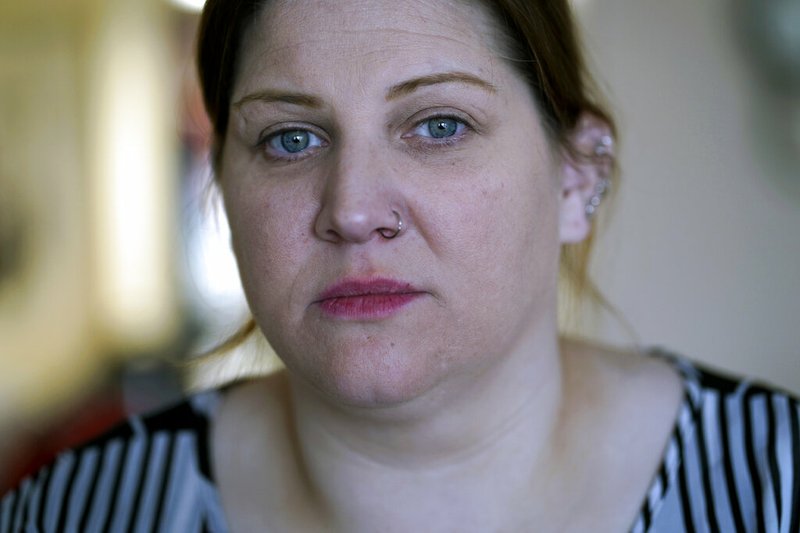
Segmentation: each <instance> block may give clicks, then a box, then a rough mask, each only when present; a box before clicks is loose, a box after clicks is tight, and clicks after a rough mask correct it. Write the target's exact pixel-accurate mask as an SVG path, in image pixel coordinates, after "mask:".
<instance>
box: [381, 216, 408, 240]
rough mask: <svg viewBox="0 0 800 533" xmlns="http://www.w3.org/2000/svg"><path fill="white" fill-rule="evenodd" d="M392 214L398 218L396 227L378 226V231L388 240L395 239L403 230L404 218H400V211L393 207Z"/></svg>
mask: <svg viewBox="0 0 800 533" xmlns="http://www.w3.org/2000/svg"><path fill="white" fill-rule="evenodd" d="M392 214H393V215H394V216H395V218H397V225H396V226H395V227H394V228H378V233H380V234H381V237H383V238H384V239H387V240H391V239H394V238H395V237H397V236H398V235H400V233H401V232H402V231H403V219H402V218H400V213H398V212H397V211H395V210H394V209H392Z"/></svg>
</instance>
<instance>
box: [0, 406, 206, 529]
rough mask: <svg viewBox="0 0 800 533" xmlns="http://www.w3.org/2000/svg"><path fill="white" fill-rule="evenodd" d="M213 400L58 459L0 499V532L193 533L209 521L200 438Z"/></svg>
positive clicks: (171, 411) (134, 420)
mask: <svg viewBox="0 0 800 533" xmlns="http://www.w3.org/2000/svg"><path fill="white" fill-rule="evenodd" d="M217 397H218V394H217V393H215V392H209V393H203V394H199V395H196V396H194V397H192V398H190V399H188V400H186V401H184V402H182V403H179V404H177V405H175V406H173V407H170V408H168V409H165V410H163V411H160V412H158V413H154V414H151V415H146V416H134V417H131V418H129V419H128V420H126V421H125V422H124V423H122V424H120V425H118V426H117V427H115V428H114V429H112V430H111V431H109V432H107V433H105V434H104V435H102V436H100V437H98V438H96V439H93V440H91V441H89V442H87V443H86V444H84V445H82V446H80V447H78V448H75V449H71V450H67V451H65V452H63V453H62V454H60V455H59V456H58V457H57V458H56V460H55V461H54V462H53V463H51V464H50V465H48V466H46V467H44V468H43V469H41V470H40V471H39V472H38V473H37V474H35V475H34V476H32V477H30V478H28V479H26V480H24V481H23V482H22V483H21V484H20V486H19V487H18V488H17V489H16V490H15V491H13V492H11V493H9V494H7V495H6V496H4V497H3V499H2V500H1V501H0V533H5V532H6V531H19V530H22V529H26V528H27V527H29V526H33V527H32V529H33V530H42V531H55V530H58V531H61V530H65V531H106V530H115V531H116V530H122V529H128V528H134V527H135V528H136V529H137V530H138V529H143V530H150V529H151V528H153V527H155V526H156V525H157V524H164V525H172V526H175V527H174V528H172V529H170V530H175V531H177V530H180V531H199V530H200V526H201V525H202V524H203V522H202V520H204V519H205V520H207V521H210V522H213V520H214V517H213V515H214V513H213V510H214V507H215V501H216V494H215V491H214V487H213V480H212V477H211V469H210V466H209V460H208V457H209V454H208V450H207V446H208V437H207V434H208V425H209V419H210V413H211V412H212V411H213V409H214V408H215V403H216V402H217ZM209 513H210V516H209ZM209 527H211V530H212V531H216V530H220V528H214V527H213V526H209Z"/></svg>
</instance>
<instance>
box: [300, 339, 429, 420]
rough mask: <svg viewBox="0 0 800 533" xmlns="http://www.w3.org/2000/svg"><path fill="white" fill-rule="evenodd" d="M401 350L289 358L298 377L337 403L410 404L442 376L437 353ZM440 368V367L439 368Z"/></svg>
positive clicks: (368, 405)
mask: <svg viewBox="0 0 800 533" xmlns="http://www.w3.org/2000/svg"><path fill="white" fill-rule="evenodd" d="M413 353H414V355H410V354H409V352H404V351H402V350H397V349H396V348H394V347H391V348H389V349H383V350H375V349H374V348H373V349H366V348H364V347H362V348H361V349H359V350H335V351H332V352H329V353H328V354H327V356H326V357H325V358H324V360H321V359H322V358H315V359H317V360H316V361H309V360H306V361H303V362H301V361H293V362H288V361H287V368H288V369H289V372H290V374H292V377H293V378H294V379H301V380H303V381H305V382H307V383H309V384H310V385H311V386H313V387H314V388H315V389H317V390H318V391H319V392H321V393H322V395H323V396H324V397H325V398H326V400H328V401H330V402H331V403H333V404H336V405H340V406H346V407H355V408H363V409H379V408H388V407H396V406H401V405H404V404H407V403H409V402H411V401H413V400H415V399H417V398H420V397H421V396H423V395H425V394H426V393H427V392H429V391H431V390H432V389H434V388H435V387H436V385H437V384H438V383H439V382H440V381H441V380H442V376H441V375H439V374H440V373H444V372H443V370H442V366H443V365H441V364H440V363H439V362H438V361H436V360H435V357H434V358H432V359H433V360H431V359H428V360H420V357H419V355H418V354H419V352H413ZM437 370H438V371H437Z"/></svg>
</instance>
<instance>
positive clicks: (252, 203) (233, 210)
mask: <svg viewBox="0 0 800 533" xmlns="http://www.w3.org/2000/svg"><path fill="white" fill-rule="evenodd" d="M223 192H224V199H225V209H226V212H227V215H228V220H229V222H230V226H231V235H232V244H233V250H234V253H235V255H236V260H237V262H238V265H239V272H240V275H241V278H242V284H243V286H244V289H245V294H246V295H247V298H248V300H249V301H250V305H251V308H252V309H253V311H254V312H256V313H259V312H261V311H263V308H264V304H265V300H266V298H267V297H270V296H271V297H272V299H273V300H274V301H286V300H287V298H286V293H287V292H288V291H289V290H290V288H291V286H292V285H293V282H294V280H295V278H296V277H297V273H298V270H299V268H300V266H301V265H302V264H304V254H306V253H307V250H308V247H309V240H310V238H311V235H310V232H309V230H308V228H309V223H308V215H307V214H306V213H305V211H307V210H308V207H307V205H308V202H305V203H303V202H300V201H298V200H297V199H296V198H297V197H296V195H292V194H280V193H276V192H275V191H273V190H267V189H266V188H265V187H245V186H240V187H236V186H229V187H227V188H225V187H223ZM279 298H280V299H279ZM262 300H264V301H262Z"/></svg>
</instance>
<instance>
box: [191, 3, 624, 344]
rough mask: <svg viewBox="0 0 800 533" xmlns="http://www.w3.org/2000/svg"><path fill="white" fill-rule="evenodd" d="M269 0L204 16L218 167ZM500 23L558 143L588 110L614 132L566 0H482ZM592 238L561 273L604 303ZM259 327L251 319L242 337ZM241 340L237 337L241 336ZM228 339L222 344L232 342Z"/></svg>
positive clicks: (204, 74) (202, 38) (563, 143)
mask: <svg viewBox="0 0 800 533" xmlns="http://www.w3.org/2000/svg"><path fill="white" fill-rule="evenodd" d="M267 1H268V0H207V2H206V5H205V8H204V10H203V15H202V18H201V20H200V29H199V36H198V46H197V66H198V71H199V74H200V83H201V86H202V89H203V97H204V100H205V105H206V109H207V111H208V114H209V117H210V119H211V123H212V124H213V128H214V142H213V146H214V148H213V154H212V161H213V163H214V166H215V167H216V166H218V163H219V160H220V158H221V155H222V154H221V151H222V149H223V142H224V139H225V135H226V132H227V129H228V120H229V108H230V100H231V97H232V94H231V93H232V90H233V83H234V81H235V78H236V73H237V60H238V57H239V52H240V46H241V40H242V36H243V34H244V33H245V31H246V30H247V29H248V27H249V25H250V24H251V23H252V22H253V21H254V20H255V18H256V17H257V15H258V13H259V12H260V11H261V10H262V9H263V7H264V6H265V5H266V3H267ZM483 3H484V5H485V6H486V7H487V8H488V10H489V11H490V13H491V14H492V15H493V17H494V19H495V23H496V24H497V26H498V29H499V31H498V33H499V38H500V45H501V47H502V48H503V49H504V52H505V54H506V57H505V58H504V59H506V60H507V61H509V63H510V64H511V65H512V66H513V67H514V68H515V69H516V70H517V72H519V74H520V75H521V76H522V77H523V78H524V79H525V80H526V81H527V83H528V85H529V86H530V88H531V91H532V93H533V95H534V97H535V99H536V102H537V104H538V106H539V109H540V111H541V114H542V117H543V122H544V126H545V128H546V130H547V132H548V133H549V135H550V137H551V138H552V139H553V140H554V141H555V143H556V144H557V145H558V146H560V147H561V148H563V149H564V150H565V151H567V152H572V145H571V143H570V141H569V137H570V135H571V134H572V133H573V131H574V129H575V127H576V126H577V122H578V120H579V118H580V117H581V115H583V114H584V113H588V114H592V115H594V116H595V117H597V118H599V119H600V120H602V121H604V122H605V123H607V124H608V126H609V128H611V131H612V133H616V132H615V127H614V121H613V119H612V117H611V115H610V113H608V112H607V111H606V110H605V108H604V106H603V105H602V104H601V103H600V98H599V93H598V91H597V88H596V85H595V84H594V82H593V80H592V78H591V76H590V75H589V73H588V71H587V69H586V65H585V62H584V57H583V53H582V49H581V45H580V43H579V40H578V36H577V31H576V26H575V23H574V21H573V16H572V12H571V9H570V7H569V5H568V0H489V1H485V0H484V1H483ZM590 250H591V235H590V237H589V238H588V239H586V240H584V241H583V242H582V243H580V244H571V245H565V246H563V247H562V257H561V273H562V278H563V279H565V280H566V281H567V282H568V284H569V285H570V292H571V293H574V295H577V296H578V297H580V296H582V295H584V294H586V293H589V295H590V296H593V297H597V298H599V299H600V300H602V298H601V297H600V295H599V293H598V291H597V290H596V289H595V288H594V286H593V285H592V284H591V283H590V282H589V280H588V275H587V269H588V263H589V252H590ZM253 330H254V325H253V324H252V323H250V324H248V325H246V326H245V327H244V328H243V329H242V330H241V332H240V334H242V333H243V332H244V333H249V332H252V331H253ZM237 338H238V337H237ZM230 344H231V343H230V342H226V343H225V344H224V345H223V346H226V347H228V346H230Z"/></svg>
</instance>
